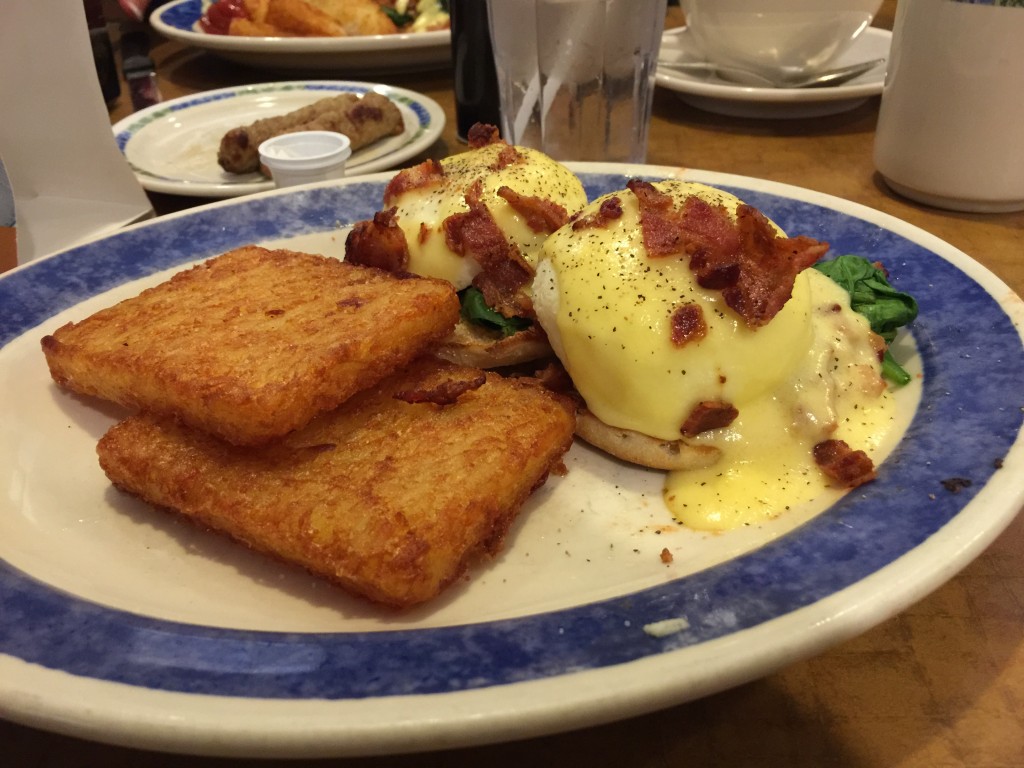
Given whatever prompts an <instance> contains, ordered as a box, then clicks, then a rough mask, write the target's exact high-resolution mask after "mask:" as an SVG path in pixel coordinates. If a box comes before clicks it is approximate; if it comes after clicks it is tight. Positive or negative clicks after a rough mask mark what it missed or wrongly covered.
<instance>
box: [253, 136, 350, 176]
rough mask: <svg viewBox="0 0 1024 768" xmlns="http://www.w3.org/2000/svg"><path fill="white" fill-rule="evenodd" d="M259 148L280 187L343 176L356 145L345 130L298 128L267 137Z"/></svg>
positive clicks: (265, 163) (263, 160) (264, 161)
mask: <svg viewBox="0 0 1024 768" xmlns="http://www.w3.org/2000/svg"><path fill="white" fill-rule="evenodd" d="M259 152H260V162H261V163H263V165H265V166H266V167H267V169H268V170H269V171H270V173H271V175H272V176H273V177H274V181H275V183H276V184H277V186H279V187H280V186H288V185H290V184H304V183H306V182H310V181H319V180H323V179H333V178H338V177H340V176H343V175H344V172H345V161H346V160H348V158H349V156H350V155H351V154H352V146H351V142H350V141H349V138H348V136H345V135H343V134H341V133H335V132H333V131H296V132H294V133H285V134H282V135H280V136H275V137H274V138H272V139H267V140H266V141H264V142H263V143H262V144H260V147H259Z"/></svg>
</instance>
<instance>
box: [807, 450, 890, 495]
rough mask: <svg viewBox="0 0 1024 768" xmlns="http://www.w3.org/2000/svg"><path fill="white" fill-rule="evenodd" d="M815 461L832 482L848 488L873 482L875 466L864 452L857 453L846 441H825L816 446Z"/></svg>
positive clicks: (875, 474)
mask: <svg viewBox="0 0 1024 768" xmlns="http://www.w3.org/2000/svg"><path fill="white" fill-rule="evenodd" d="M814 461H815V463H816V464H817V465H818V466H819V467H821V470H822V472H824V473H825V474H826V475H828V477H830V478H831V479H832V480H835V481H836V482H837V483H839V484H840V485H843V486H844V487H846V488H856V487H857V486H858V485H863V484H864V483H868V482H871V481H872V480H874V479H875V477H876V476H877V473H876V472H875V465H874V463H873V462H872V461H871V458H870V457H869V456H868V455H867V454H866V453H864V451H855V450H853V449H852V448H851V447H850V446H849V445H847V443H846V441H844V440H823V441H822V442H820V443H818V444H817V445H815V446H814Z"/></svg>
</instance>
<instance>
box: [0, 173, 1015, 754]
mask: <svg viewBox="0 0 1024 768" xmlns="http://www.w3.org/2000/svg"><path fill="white" fill-rule="evenodd" d="M573 167H574V168H575V170H576V171H577V172H578V173H579V174H580V176H581V178H582V179H583V181H584V184H585V186H586V188H587V191H588V194H589V195H590V196H591V197H592V198H593V197H595V196H596V195H598V194H600V193H602V192H605V191H611V190H614V189H619V188H621V187H623V186H624V184H625V181H626V180H627V179H628V178H630V177H634V176H641V177H644V178H647V179H658V178H665V177H671V176H676V175H677V174H681V175H682V176H683V177H684V178H686V179H690V180H694V181H702V182H705V183H709V184H712V185H715V186H719V187H722V188H725V189H727V190H729V191H732V192H734V193H735V194H737V195H739V196H740V197H741V198H743V199H744V200H746V201H747V202H748V203H750V204H752V205H755V206H757V207H758V208H760V209H761V210H763V211H764V212H765V213H766V214H767V215H768V216H770V217H771V218H772V219H773V220H774V221H776V222H778V223H779V224H780V225H781V226H782V227H783V228H784V229H785V230H786V231H788V232H789V233H791V234H797V233H798V234H806V235H810V236H812V237H815V238H818V239H821V240H826V241H828V242H830V243H831V245H832V249H833V253H857V254H860V255H863V256H866V257H868V258H871V259H882V260H883V261H884V263H885V265H886V267H887V268H888V269H889V271H890V274H891V279H892V282H893V283H894V285H895V286H896V287H897V288H900V289H902V290H906V291H909V292H911V293H913V294H914V295H915V297H916V298H917V300H918V303H919V306H920V314H919V316H918V319H917V320H916V321H915V322H914V323H913V325H912V326H911V327H910V329H909V332H907V333H904V334H903V336H902V337H901V338H900V339H898V340H897V350H898V352H899V355H900V356H902V357H903V358H904V362H906V363H907V365H908V367H909V368H910V369H911V371H912V372H914V373H915V384H914V385H912V386H910V387H909V388H908V389H905V390H901V392H904V393H905V394H898V395H897V397H898V398H900V399H899V400H898V402H899V403H900V405H901V409H902V413H903V418H904V421H905V431H904V432H903V434H902V436H901V438H900V439H899V440H898V442H897V443H896V444H895V446H894V447H893V448H892V450H891V453H890V454H889V455H888V457H887V458H885V460H884V461H882V462H881V463H880V465H879V477H878V479H877V480H876V481H875V482H873V483H871V484H868V485H866V486H863V487H861V488H858V489H856V490H854V491H851V492H848V493H846V494H836V495H834V496H832V497H829V498H828V499H822V500H818V501H817V502H815V503H814V504H811V505H808V506H807V507H806V508H798V509H792V510H790V511H788V512H786V513H784V514H782V515H780V516H779V517H777V518H775V519H774V520H772V521H769V522H766V523H765V524H763V525H760V526H751V527H748V528H744V529H742V530H738V531H733V532H730V533H727V534H710V535H709V534H703V533H700V532H697V531H692V530H689V529H685V528H682V527H680V526H678V525H675V524H674V523H673V520H672V519H671V517H670V515H669V513H668V511H667V509H666V508H665V507H664V505H663V502H662V499H661V488H662V483H663V476H662V474H661V473H658V472H653V471H647V470H642V469H638V468H631V467H627V466H625V465H622V464H619V463H616V462H613V461H611V460H609V459H607V458H606V457H604V456H603V455H601V454H599V453H597V452H596V451H593V450H591V449H589V448H587V447H586V446H585V445H579V444H577V445H575V446H573V448H572V449H571V451H570V452H569V454H568V455H567V459H566V465H567V468H568V473H567V474H566V475H565V476H561V477H552V478H550V479H549V480H548V482H547V484H546V485H545V486H544V487H543V488H541V489H540V490H539V491H538V492H537V493H536V494H535V495H534V496H533V497H532V498H531V499H530V501H529V502H528V503H527V505H526V506H525V507H524V509H523V512H522V514H521V515H520V518H519V520H518V522H517V524H516V525H515V527H514V528H513V530H512V531H511V532H510V535H509V537H508V540H507V542H506V544H507V546H506V549H505V551H504V552H503V553H502V554H501V556H499V557H498V558H497V559H495V560H494V561H492V562H489V563H485V564H481V565H480V566H478V567H477V568H475V569H474V572H473V575H472V576H473V577H472V578H471V579H470V580H468V581H465V582H463V583H459V584H457V585H454V587H453V588H452V589H451V590H450V591H448V592H447V593H445V594H444V595H443V596H442V597H441V598H440V599H439V600H438V601H437V602H435V603H432V604H429V605H428V606H426V607H423V608H420V609H417V610H414V611H412V612H408V613H394V612H388V611H381V610H378V609H376V608H374V607H373V606H371V605H368V604H367V603H365V602H361V601H359V600H356V599H354V598H350V597H349V596H347V595H346V594H345V593H343V592H341V591H340V590H338V589H336V588H334V587H332V586H329V585H327V584H325V583H322V582H319V581H317V580H316V579H314V578H313V577H311V576H308V575H307V574H305V573H304V572H299V571H296V570H295V569H292V568H290V567H288V566H285V565H282V564H279V563H276V562H274V561H271V560H268V559H266V558H263V557H261V556H259V555H256V554H253V553H250V552H249V551H247V550H245V549H243V548H241V547H238V546H236V545H234V544H232V543H231V542H229V541H227V540H225V539H223V538H221V537H219V536H217V535H214V534H211V533H208V532H205V531H202V530H198V529H196V528H195V527H194V526H190V525H188V524H185V523H182V522H180V521H179V520H178V519H177V518H176V517H175V516H171V515H168V514H167V513H165V512H163V511H159V510H155V509H153V508H151V507H149V506H147V505H145V504H142V503H141V502H138V501H137V500H134V499H131V498H128V497H126V496H125V495H123V494H121V493H119V492H118V491H116V490H114V489H113V488H111V486H110V484H109V482H108V481H107V479H106V478H105V476H104V475H103V473H102V471H101V470H100V468H99V466H98V464H97V461H96V456H95V444H96V441H97V439H98V438H99V437H100V436H101V435H102V434H103V432H104V431H105V430H106V429H107V428H108V427H109V426H110V425H111V424H113V423H114V421H115V420H116V418H117V417H118V415H119V414H118V410H117V409H115V408H111V407H108V406H104V405H103V404H101V403H98V402H97V401H94V400H88V399H84V398H78V397H74V396H71V395H69V394H67V393H66V392H62V391H60V390H58V389H57V387H56V386H54V385H53V383H52V382H51V381H50V378H49V375H48V372H47V368H46V364H45V361H44V359H43V356H42V353H41V351H40V348H39V340H40V338H41V337H42V336H43V335H44V334H46V333H49V332H52V331H53V330H54V329H55V328H57V327H58V326H60V325H61V324H63V323H65V322H68V321H73V320H78V319H81V318H83V317H85V316H87V315H89V314H91V313H92V312H94V311H96V310H97V309H99V308H101V307H104V306H108V305H110V304H111V303H113V302H115V301H118V300H121V299H123V298H126V297H129V296H132V295H135V294H136V293H138V292H139V291H140V290H142V289H143V288H145V287H148V286H151V285H154V284H156V283H157V282H159V281H162V280H163V279H166V278H167V277H168V276H169V275H171V274H173V273H174V272H176V271H178V270H180V269H181V268H183V267H184V266H186V265H189V264H192V263H194V262H196V261H199V260H202V259H206V258H208V257H211V256H214V255H216V254H218V253H221V252H223V251H226V250H228V249H231V248H233V247H235V246H238V245H242V244H246V243H249V242H261V243H264V244H268V245H271V246H281V245H287V246H290V247H293V248H300V249H306V250H312V251H317V252H321V253H326V254H328V255H336V256H340V255H341V254H342V253H343V250H344V239H345V232H346V227H347V225H348V224H350V223H351V222H353V221H356V220H360V219H364V218H367V217H369V216H370V215H371V214H372V213H373V212H374V211H375V210H376V209H377V207H378V206H379V205H380V200H381V194H382V191H383V188H384V185H385V184H386V182H387V181H388V179H389V178H390V175H389V174H377V175H375V176H372V177H363V178H359V179H351V180H346V181H341V182H326V183H323V184H318V185H314V186H310V187H300V188H294V189H287V190H280V191H272V192H268V193H263V194H258V195H252V196H249V197H245V198H240V199H235V200H227V201H221V202H218V203H214V204H211V205H208V206H204V207H201V208H196V209H193V210H190V211H187V212H183V213H180V214H176V215H173V216H167V217H163V218H160V219H156V220H153V221H150V222H145V223H143V224H139V225H135V226H132V227H130V228H126V229H124V230H122V231H120V232H118V233H117V234H114V235H111V236H108V237H105V238H103V239H100V240H97V241H95V242H91V243H87V244H84V245H81V246H79V247H76V248H73V249H71V250H68V251H64V252H61V253H58V254H55V255H53V256H51V257H47V258H44V259H42V260H39V261H37V262H32V263H30V264H28V265H26V266H23V267H20V268H18V269H15V270H13V271H12V272H9V273H8V274H6V275H4V276H3V277H0V306H3V307H4V312H3V314H2V315H0V399H2V400H3V402H4V403H5V416H4V419H3V420H2V421H0V472H3V474H4V478H3V488H4V489H5V491H4V493H3V494H2V495H0V716H4V717H6V718H9V719H12V720H15V721H19V722H22V723H25V724H28V725H31V726H35V727H39V728H44V729H52V730H55V731H60V732H64V733H69V734H73V735H76V736H81V737H85V738H91V739H97V740H102V741H108V742H112V743H119V744H129V745H133V746H137V747H145V748H150V749H157V750H166V751H174V752H192V753H203V754H219V755H235V756H257V755H258V756H261V757H270V756H293V757H299V756H325V755H337V756H351V755H363V754H382V753H397V752H408V751H414V750H421V749H424V750H425V749H431V748H437V747H438V746H439V745H443V746H445V747H455V746H465V745H471V744H480V743H488V742H499V741H502V740H509V739H518V738H524V737H528V736H536V735H540V734H545V733H552V732H557V731H564V730H568V729H572V728H578V727H583V726H588V725H594V724H598V723H602V722H607V721H610V720H614V719H618V718H626V717H630V716H634V715H638V714H641V713H644V712H648V711H651V710H655V709H657V708H661V707H666V706H669V705H672V704H676V703H680V702H684V701H687V700H691V699H694V698H697V697H700V696H703V695H706V694H709V693H712V692H715V691H718V690H722V689H725V688H727V687H730V686H733V685H737V684H739V683H742V682H744V681H748V680H751V679H755V678H757V677H759V676H762V675H765V674H767V673H769V672H771V671H773V670H774V669H777V668H778V667H780V666H782V665H785V664H788V663H792V662H794V661H797V660H799V659H802V658H806V657H808V656H810V655H812V654H816V653H818V652H820V651H822V650H824V649H825V648H827V647H829V646H831V645H833V644H835V643H838V642H841V641H842V640H845V639H847V638H850V637H852V636H854V635H856V634H859V633H861V632H863V631H865V630H867V629H868V628H869V627H871V626H873V625H875V624H877V623H879V622H881V621H883V620H884V619H886V618H888V617H890V616H892V615H893V614H895V613H897V612H898V611H900V610H902V609H903V608H905V607H906V606H908V605H910V604H911V603H913V602H915V601H916V600H918V599H920V598H921V597H922V596H924V595H925V594H927V593H928V592H929V591H931V590H933V589H935V588H936V587H938V586H939V585H940V584H942V583H943V582H944V581H946V580H947V579H948V578H950V577H951V576H952V575H953V574H954V573H955V572H956V571H957V570H959V569H960V568H962V567H963V566H964V565H966V564H967V563H968V562H970V561H971V560H972V559H973V558H974V557H975V556H977V555H978V554H979V553H980V552H981V551H982V550H983V549H984V547H985V546H987V545H988V544H989V543H990V542H991V541H992V540H993V539H994V538H995V537H996V536H997V535H998V534H999V533H1000V532H1001V531H1002V530H1003V529H1004V528H1005V527H1006V526H1007V525H1008V524H1009V523H1010V521H1011V520H1012V519H1013V518H1014V516H1015V515H1016V514H1017V513H1018V512H1019V511H1020V509H1021V506H1022V503H1024V481H1022V479H1021V478H1022V477H1024V438H1022V419H1024V414H1022V411H1021V402H1020V382H1021V381H1022V380H1024V342H1022V330H1021V329H1022V326H1024V304H1022V302H1021V299H1020V298H1019V297H1017V296H1015V295H1014V294H1013V293H1012V291H1010V290H1009V288H1008V287H1007V286H1006V285H1005V284H1004V283H1002V282H1001V281H1000V280H999V279H998V278H997V277H995V276H994V275H993V274H991V273H990V272H988V271H987V270H986V269H985V268H983V267H982V266H980V265H979V264H978V263H976V262H974V261H973V260H972V259H971V258H970V257H968V256H967V255H966V254H964V253H962V252H960V251H958V250H957V249H955V248H953V247H952V246H950V245H949V244H947V243H945V242H943V241H941V240H939V239H937V238H935V237H933V236H931V235H929V234H927V233H926V232H923V231H922V230H920V229H917V228H915V227H913V226H911V225H909V224H907V223H905V222H902V221H900V220H898V219H895V218H893V217H891V216H888V215H886V214H883V213H880V212H878V211H875V210H872V209H868V208H865V207H863V206H860V205H857V204H854V203H850V202H846V201H844V200H840V199H837V198H834V197H830V196H827V195H823V194H819V193H815V192H810V191H807V190H804V189H799V188H796V187H791V186H784V185H780V184H776V183H772V182H767V181H759V180H755V179H750V178H746V177H740V176H730V175H723V174H716V173H709V172H703V171H692V170H685V171H681V170H679V169H672V168H666V167H655V166H631V167H627V166H618V165H607V164H579V165H574V166H573ZM664 549H668V550H669V551H670V552H671V554H672V555H673V557H672V558H671V561H670V562H665V561H664V560H663V559H662V557H661V552H662V550H664Z"/></svg>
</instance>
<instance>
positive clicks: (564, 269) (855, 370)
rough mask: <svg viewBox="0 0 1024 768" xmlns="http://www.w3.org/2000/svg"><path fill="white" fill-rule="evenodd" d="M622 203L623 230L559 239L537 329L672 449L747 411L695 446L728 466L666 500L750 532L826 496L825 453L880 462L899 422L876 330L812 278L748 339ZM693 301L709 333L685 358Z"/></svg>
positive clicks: (702, 473) (840, 293) (680, 484)
mask: <svg viewBox="0 0 1024 768" xmlns="http://www.w3.org/2000/svg"><path fill="white" fill-rule="evenodd" d="M655 186H656V187H657V188H658V189H660V190H662V191H667V192H671V193H672V194H673V195H674V196H675V197H676V199H677V201H681V200H682V199H684V198H685V196H686V195H689V194H699V195H701V196H702V197H704V198H705V199H708V200H710V201H712V202H716V203H718V202H720V203H723V204H724V205H725V206H726V207H727V208H728V209H730V210H731V209H733V208H734V207H735V206H736V205H737V204H738V203H739V201H738V200H737V198H735V197H733V196H732V195H729V194H727V193H724V192H721V191H719V190H715V189H712V188H710V187H705V186H703V185H697V184H686V183H683V182H661V183H658V184H655ZM618 196H619V198H620V200H621V202H622V208H623V215H622V217H621V218H619V219H618V220H615V221H614V222H611V223H610V224H609V225H608V226H606V227H598V228H588V229H585V230H580V231H578V232H572V230H571V228H569V227H563V228H562V229H561V230H559V231H558V232H556V233H555V234H554V235H552V236H551V237H550V238H549V239H548V241H547V242H546V243H545V246H544V252H543V257H542V260H541V262H540V264H539V266H538V272H537V277H536V279H535V281H534V306H535V309H536V310H537V314H538V317H539V318H540V321H541V324H542V325H543V326H544V328H545V330H546V331H547V333H548V337H549V339H550V341H551V344H552V347H553V348H554V350H555V352H556V354H557V355H558V357H559V358H560V359H561V360H562V362H563V364H564V365H565V367H566V369H567V370H568V371H569V373H570V375H571V376H572V379H573V382H574V383H575V385H576V388H577V390H578V391H579V392H580V394H581V395H582V396H583V398H584V399H585V400H586V402H587V406H588V408H589V409H590V410H591V411H592V412H593V413H594V414H595V415H596V416H597V417H598V418H600V419H601V420H602V421H604V422H605V423H607V424H610V425H612V426H616V427H622V428H625V429H632V430H636V431H638V432H642V433H644V434H647V435H651V436H653V437H657V438H661V439H665V440H676V439H678V438H679V437H680V431H679V430H680V426H681V425H682V423H683V422H684V421H685V420H686V417H687V416H688V415H689V414H690V412H691V411H692V410H693V408H694V406H695V405H696V404H697V403H699V402H700V401H703V400H717V401H725V402H729V403H732V404H733V405H734V406H735V407H736V408H737V409H738V410H739V416H738V417H737V419H736V420H735V421H734V422H733V423H732V424H731V425H730V426H729V427H727V428H724V429H717V430H712V431H710V432H706V433H704V434H702V435H699V436H698V437H697V438H695V439H694V442H696V443H701V444H707V445H712V446H715V447H717V448H718V449H720V451H721V456H722V458H721V459H720V460H719V462H718V463H716V464H715V465H713V466H711V467H709V468H707V469H704V470H693V471H687V472H675V473H670V474H669V476H668V478H667V482H666V486H665V500H666V502H667V504H668V506H669V508H670V509H671V511H672V512H673V514H674V515H675V516H676V517H677V518H678V519H679V520H680V521H681V522H683V523H684V524H686V525H687V526H689V527H692V528H699V529H705V530H723V529H728V528H733V527H736V526H739V525H745V524H751V523H754V522H757V521H762V520H765V519H768V518H771V517H774V516H776V515H778V514H780V513H782V512H784V511H785V510H786V509H787V508H788V507H789V506H792V505H795V504H799V503H801V502H803V501H807V500H809V499H812V498H815V497H817V496H819V495H821V493H823V492H824V491H825V489H826V487H827V484H826V479H825V477H824V475H823V473H822V472H821V470H820V469H819V468H818V467H817V465H816V464H815V463H814V458H813V455H812V448H813V446H814V445H815V444H817V443H818V442H821V441H822V440H825V439H829V438H839V439H843V440H846V442H847V443H848V444H849V445H850V446H851V447H852V448H854V449H861V450H865V451H867V452H868V453H869V455H870V454H871V452H872V451H873V450H875V449H876V448H877V447H878V445H879V444H880V443H881V441H882V440H883V438H884V435H885V434H886V432H887V431H888V430H889V429H890V428H891V425H892V424H893V412H894V408H893V403H892V398H891V396H889V395H888V393H886V391H885V385H884V383H883V381H882V379H881V376H880V364H879V362H878V359H877V355H876V353H875V349H874V347H873V345H872V344H871V337H870V328H869V326H868V323H867V321H866V320H865V319H864V318H863V317H862V316H861V315H859V314H857V313H855V312H853V310H851V309H850V306H849V296H848V294H847V293H846V291H845V290H843V288H841V287H840V286H838V285H836V284H835V283H834V282H833V281H832V280H831V279H829V278H828V277H826V276H825V275H823V274H821V273H820V272H818V271H817V270H814V269H808V270H805V271H803V272H802V273H801V274H800V275H798V276H797V280H796V283H795V285H794V289H793V296H792V298H791V299H790V300H789V301H788V302H787V303H786V305H785V307H783V309H782V310H781V311H780V312H779V313H778V314H777V315H776V316H775V318H773V319H772V321H771V322H770V323H769V324H768V325H766V326H764V327H762V328H759V329H757V330H751V329H749V328H748V327H747V326H746V324H745V323H744V322H743V321H742V320H741V319H740V318H739V317H738V316H737V315H736V314H735V313H734V312H733V311H732V310H731V309H729V308H728V307H726V306H725V305H724V302H723V301H722V299H721V296H720V294H719V293H718V292H716V291H710V290H705V289H702V288H700V286H698V285H697V284H696V282H695V281H694V279H693V275H692V272H691V271H690V269H689V266H688V265H687V263H686V261H685V260H683V259H678V258H665V259H650V258H648V257H647V256H646V253H645V251H644V250H643V244H642V235H641V231H640V221H639V208H638V205H637V202H636V198H635V197H634V196H633V195H632V194H631V193H629V192H623V193H619V195H618ZM599 204H600V201H597V202H595V203H594V204H592V206H591V207H588V209H587V210H588V211H589V210H591V209H592V208H594V209H596V207H597V206H598V205H599ZM681 303H697V304H699V305H700V306H701V308H702V310H703V315H704V319H705V322H706V324H707V327H708V331H707V334H706V336H705V337H704V338H703V339H701V340H700V341H697V342H691V343H689V344H686V345H684V346H682V347H678V346H675V345H673V344H672V343H671V340H670V339H671V315H672V312H673V311H674V310H675V309H676V308H677V307H678V306H679V305H680V304H681Z"/></svg>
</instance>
